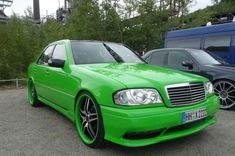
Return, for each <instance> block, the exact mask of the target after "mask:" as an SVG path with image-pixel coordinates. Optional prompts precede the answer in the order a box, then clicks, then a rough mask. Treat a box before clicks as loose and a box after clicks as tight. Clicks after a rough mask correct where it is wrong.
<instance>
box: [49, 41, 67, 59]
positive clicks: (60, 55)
mask: <svg viewBox="0 0 235 156" xmlns="http://www.w3.org/2000/svg"><path fill="white" fill-rule="evenodd" d="M52 58H53V59H59V60H66V50H65V47H64V45H62V44H61V45H60V44H59V45H56V47H55V50H54V53H53V55H52Z"/></svg>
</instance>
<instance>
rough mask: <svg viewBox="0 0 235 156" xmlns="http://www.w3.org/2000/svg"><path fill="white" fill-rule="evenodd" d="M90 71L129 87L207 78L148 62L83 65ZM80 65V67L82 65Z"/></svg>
mask: <svg viewBox="0 0 235 156" xmlns="http://www.w3.org/2000/svg"><path fill="white" fill-rule="evenodd" d="M81 66H82V67H83V68H86V69H87V70H89V71H92V72H95V73H97V74H101V75H103V76H105V77H108V78H111V79H114V80H116V81H119V82H121V83H122V84H124V85H125V86H126V87H127V88H135V87H154V86H159V85H160V86H163V85H169V84H177V83H185V82H205V81H207V79H206V78H203V77H201V76H198V75H194V74H190V73H185V72H181V71H177V70H172V69H168V68H162V67H157V66H152V65H148V64H128V63H121V64H117V63H115V64H92V65H81ZM81 66H80V67H81Z"/></svg>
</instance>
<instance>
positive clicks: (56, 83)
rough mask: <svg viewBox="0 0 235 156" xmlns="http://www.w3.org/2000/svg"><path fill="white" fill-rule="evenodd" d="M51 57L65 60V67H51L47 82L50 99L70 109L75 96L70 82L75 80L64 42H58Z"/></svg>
mask: <svg viewBox="0 0 235 156" xmlns="http://www.w3.org/2000/svg"><path fill="white" fill-rule="evenodd" d="M51 59H59V60H64V61H65V66H64V67H63V68H59V67H49V80H48V82H47V84H48V86H49V88H50V93H49V94H48V95H49V96H50V101H51V102H52V103H53V104H56V105H57V106H59V107H61V108H63V109H66V110H67V109H68V108H69V107H71V104H72V103H73V102H72V100H73V96H72V95H71V91H72V87H73V86H72V85H71V84H68V83H69V82H73V81H72V80H71V78H70V70H69V65H68V61H67V51H66V48H65V45H64V44H57V45H56V46H55V49H54V52H53V54H52V57H51Z"/></svg>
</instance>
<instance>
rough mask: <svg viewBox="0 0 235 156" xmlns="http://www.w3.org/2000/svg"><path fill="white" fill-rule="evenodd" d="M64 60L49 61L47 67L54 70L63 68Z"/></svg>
mask: <svg viewBox="0 0 235 156" xmlns="http://www.w3.org/2000/svg"><path fill="white" fill-rule="evenodd" d="M64 64H65V60H60V59H49V60H48V65H49V66H51V67H56V68H64Z"/></svg>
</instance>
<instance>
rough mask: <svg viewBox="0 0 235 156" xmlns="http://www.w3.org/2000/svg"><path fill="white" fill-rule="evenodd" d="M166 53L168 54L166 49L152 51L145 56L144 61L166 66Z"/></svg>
mask: <svg viewBox="0 0 235 156" xmlns="http://www.w3.org/2000/svg"><path fill="white" fill-rule="evenodd" d="M167 54H168V51H166V50H164V51H154V52H152V54H151V55H150V56H149V57H148V58H146V61H147V62H148V63H149V64H152V65H156V66H166V58H167Z"/></svg>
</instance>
